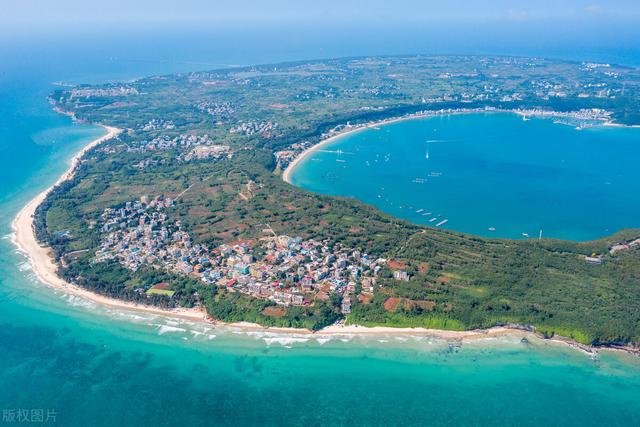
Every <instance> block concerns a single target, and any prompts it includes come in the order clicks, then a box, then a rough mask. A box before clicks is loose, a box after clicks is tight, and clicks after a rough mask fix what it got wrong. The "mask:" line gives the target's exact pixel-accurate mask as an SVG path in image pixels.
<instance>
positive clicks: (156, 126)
mask: <svg viewBox="0 0 640 427" xmlns="http://www.w3.org/2000/svg"><path fill="white" fill-rule="evenodd" d="M175 128H176V125H175V123H173V121H172V120H164V119H151V120H149V121H148V122H147V123H145V124H144V125H142V126H140V130H142V131H144V132H149V131H152V130H173V129H175Z"/></svg>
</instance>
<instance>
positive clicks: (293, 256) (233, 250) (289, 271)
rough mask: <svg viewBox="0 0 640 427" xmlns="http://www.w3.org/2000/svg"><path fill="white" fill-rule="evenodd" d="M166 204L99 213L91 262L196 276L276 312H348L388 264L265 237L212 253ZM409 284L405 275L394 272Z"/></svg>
mask: <svg viewBox="0 0 640 427" xmlns="http://www.w3.org/2000/svg"><path fill="white" fill-rule="evenodd" d="M174 204H175V202H174V201H173V200H172V199H171V198H165V197H156V198H154V199H153V200H149V198H148V197H142V198H141V200H139V201H135V202H127V203H126V204H125V205H124V206H122V207H120V208H118V209H111V208H109V209H106V210H105V211H104V212H103V214H102V221H103V222H102V224H103V225H102V227H101V232H102V233H104V238H103V240H102V242H101V244H100V248H99V249H98V250H97V251H96V257H95V261H96V262H107V261H109V260H115V261H117V262H119V263H121V264H122V265H124V266H125V267H127V268H129V269H131V270H133V271H136V270H138V269H140V268H143V267H146V266H153V267H154V268H162V269H165V270H167V271H170V272H173V273H177V274H184V275H189V276H191V277H195V278H197V279H198V280H200V281H202V282H203V283H205V284H207V285H210V286H217V287H221V288H225V289H227V290H228V291H230V292H240V293H244V294H248V295H252V296H254V297H258V298H262V299H268V300H271V301H273V302H275V303H277V304H281V305H301V306H305V305H312V304H313V302H314V301H315V300H323V301H327V300H330V299H332V298H339V299H340V306H341V311H342V313H343V314H348V313H349V312H350V311H351V304H352V298H353V297H359V298H365V299H369V298H371V297H372V296H373V294H374V292H375V290H376V276H377V274H378V272H379V271H380V269H381V268H382V266H383V265H384V264H386V262H387V260H385V259H382V258H379V259H373V258H370V257H369V256H368V255H367V254H364V253H361V252H360V251H358V250H355V249H351V248H346V247H343V246H342V245H341V244H339V243H336V244H331V242H329V241H322V242H320V241H316V240H303V239H302V238H300V237H290V236H287V235H276V234H275V233H272V235H270V236H268V237H264V238H262V239H260V241H259V242H258V243H257V244H255V245H254V246H252V245H251V244H250V243H251V242H248V241H237V242H232V243H228V244H222V245H219V246H217V247H215V248H209V247H207V246H206V245H203V244H200V243H195V242H194V241H193V240H192V238H191V236H190V235H189V234H188V233H187V232H186V231H184V230H183V227H182V224H181V223H180V222H179V221H175V222H172V221H170V220H169V219H168V216H167V214H166V212H165V211H166V210H167V209H169V208H171V207H173V206H174ZM394 276H395V277H397V278H398V279H399V280H408V279H409V276H408V274H407V273H406V272H404V271H401V272H400V271H397V272H394ZM156 285H158V284H149V286H147V288H146V289H141V290H140V291H141V292H147V294H153V293H161V294H164V295H167V296H169V297H171V296H172V295H173V292H172V291H171V290H168V289H166V288H167V286H166V284H159V285H158V286H156Z"/></svg>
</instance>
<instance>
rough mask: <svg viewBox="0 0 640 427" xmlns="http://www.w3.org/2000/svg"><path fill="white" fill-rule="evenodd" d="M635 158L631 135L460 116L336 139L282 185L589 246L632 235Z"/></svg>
mask: <svg viewBox="0 0 640 427" xmlns="http://www.w3.org/2000/svg"><path fill="white" fill-rule="evenodd" d="M638 159H640V129H631V128H614V127H603V126H600V127H593V128H588V129H583V130H576V128H575V127H572V126H568V125H563V124H557V123H554V122H553V121H552V120H548V119H532V120H529V121H524V120H523V119H522V118H521V117H519V116H517V115H515V114H508V113H482V114H461V115H451V116H442V117H435V118H426V119H416V120H409V121H404V122H398V123H393V124H389V125H387V126H383V127H381V128H380V129H379V130H376V129H367V130H363V131H361V132H357V133H354V134H349V135H345V136H344V137H342V138H340V139H338V140H336V141H334V142H333V143H331V144H330V145H329V146H325V147H323V149H322V150H319V151H317V152H315V153H313V155H311V156H308V157H307V158H305V159H304V161H303V162H301V163H300V164H299V166H298V167H297V168H296V169H295V170H294V172H293V174H292V176H291V179H292V182H293V183H294V184H295V185H298V186H300V187H303V188H306V189H309V190H312V191H316V192H320V193H325V194H333V195H340V196H347V197H353V198H357V199H359V200H361V201H364V202H366V203H369V204H372V205H375V206H377V207H378V208H380V209H381V210H383V211H385V212H387V213H389V214H392V215H394V216H397V217H400V218H405V219H408V220H410V221H413V222H417V223H422V224H428V225H432V226H436V225H437V224H442V225H441V227H444V228H450V229H454V230H458V231H463V232H468V233H473V234H479V235H484V236H491V237H509V238H522V237H525V236H526V235H529V236H531V237H538V236H539V235H540V230H542V233H543V236H545V237H557V238H563V239H573V240H589V239H595V238H598V237H602V236H606V235H610V234H612V233H614V232H615V231H618V230H620V229H621V228H628V227H640V220H639V219H638V218H640V198H638V197H637V195H638V194H639V193H640V168H638V166H637V164H638ZM445 220H447V222H445V223H442V221H445Z"/></svg>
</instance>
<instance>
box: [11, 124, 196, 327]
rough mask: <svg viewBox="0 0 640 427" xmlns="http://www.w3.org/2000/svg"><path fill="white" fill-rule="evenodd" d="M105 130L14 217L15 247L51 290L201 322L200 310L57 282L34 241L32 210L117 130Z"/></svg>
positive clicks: (48, 257) (42, 249)
mask: <svg viewBox="0 0 640 427" xmlns="http://www.w3.org/2000/svg"><path fill="white" fill-rule="evenodd" d="M103 127H104V128H105V130H106V131H107V133H106V135H104V136H102V137H100V138H98V139H96V140H94V141H92V142H91V143H89V144H88V145H86V146H85V147H84V148H83V149H82V150H81V151H79V152H78V153H77V154H76V155H75V156H73V158H72V159H71V164H70V165H69V169H67V171H66V172H65V173H64V174H62V176H60V178H58V180H57V181H56V182H55V183H54V184H53V185H52V186H51V187H49V188H47V189H46V190H44V191H43V192H42V193H40V194H38V195H37V196H36V197H34V198H33V199H32V200H31V201H30V202H29V203H28V204H27V205H26V206H25V207H24V208H22V210H21V211H20V212H19V213H18V215H17V216H16V217H15V219H14V220H13V222H12V223H11V227H12V228H13V231H14V232H15V244H16V246H18V249H20V250H21V251H22V252H23V253H25V254H26V255H27V257H28V258H29V262H30V264H31V266H32V268H33V272H34V273H35V275H36V277H38V279H39V280H40V281H41V282H42V283H44V284H46V285H48V286H50V287H52V288H55V289H58V290H61V291H64V292H67V293H71V294H74V295H77V296H80V297H82V298H85V299H87V300H90V301H93V302H96V303H98V304H103V305H107V306H110V307H114V308H126V309H129V310H141V311H145V312H150V313H156V314H170V315H172V316H176V317H181V318H188V319H203V318H204V314H203V313H202V312H201V311H200V310H187V309H176V310H163V309H160V308H155V307H151V306H145V305H140V304H134V303H130V302H127V301H121V300H117V299H114V298H108V297H105V296H103V295H99V294H96V293H93V292H90V291H87V290H86V289H82V288H80V287H78V286H74V285H72V284H70V283H67V282H66V281H64V280H63V279H61V278H60V277H59V276H58V275H57V273H56V270H57V266H56V264H55V263H54V261H53V258H52V256H51V250H50V248H48V247H45V246H42V245H40V243H38V241H37V240H36V236H35V231H34V228H33V216H34V213H35V211H36V208H37V207H38V206H39V205H40V203H42V202H43V201H44V199H45V198H46V197H47V194H49V192H50V191H51V190H52V189H53V188H54V187H55V186H57V185H59V184H60V183H62V182H64V181H66V180H68V179H70V178H71V177H73V174H74V173H75V171H76V168H77V167H78V165H79V164H80V161H81V158H82V156H84V155H85V154H86V153H87V152H88V151H89V150H91V149H92V148H94V147H95V146H97V145H99V144H100V143H102V142H104V141H107V140H109V139H111V138H114V137H115V136H117V135H118V134H119V133H120V132H121V130H120V129H117V128H114V127H109V126H103Z"/></svg>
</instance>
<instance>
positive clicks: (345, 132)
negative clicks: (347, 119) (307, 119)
mask: <svg viewBox="0 0 640 427" xmlns="http://www.w3.org/2000/svg"><path fill="white" fill-rule="evenodd" d="M432 115H433V114H429V113H418V114H411V115H409V116H403V117H394V118H390V119H386V120H380V121H378V122H371V123H367V124H366V125H362V126H357V127H355V126H354V127H348V128H346V129H344V130H342V131H340V132H336V133H335V134H334V135H331V136H330V137H328V138H326V139H323V140H322V141H320V142H319V143H317V144H315V145H312V146H311V147H309V148H307V149H306V150H304V151H303V152H302V153H300V154H299V155H297V156H296V158H295V159H293V161H292V162H291V163H289V165H287V167H286V169H285V170H284V172H282V179H283V181H285V182H287V183H289V184H292V183H291V173H292V172H293V170H294V169H295V168H296V166H297V165H298V164H299V163H300V162H301V161H302V160H304V159H305V158H306V157H308V156H309V155H311V154H313V153H314V152H316V151H318V150H319V149H321V148H322V147H325V146H326V145H328V144H331V143H332V142H334V141H336V140H337V139H340V138H342V137H344V136H346V135H351V134H354V133H357V132H361V131H363V130H366V129H375V128H377V127H378V126H384V125H388V124H391V123H396V122H402V121H404V120H412V119H419V118H424V117H430V116H432Z"/></svg>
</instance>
